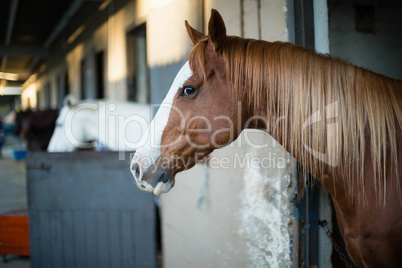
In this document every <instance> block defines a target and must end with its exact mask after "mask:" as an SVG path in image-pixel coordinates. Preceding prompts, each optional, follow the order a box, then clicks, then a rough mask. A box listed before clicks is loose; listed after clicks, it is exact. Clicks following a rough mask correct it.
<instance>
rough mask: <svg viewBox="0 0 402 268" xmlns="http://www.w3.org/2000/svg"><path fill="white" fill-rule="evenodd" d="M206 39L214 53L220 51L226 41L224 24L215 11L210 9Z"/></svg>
mask: <svg viewBox="0 0 402 268" xmlns="http://www.w3.org/2000/svg"><path fill="white" fill-rule="evenodd" d="M208 39H209V41H210V42H211V44H212V46H213V48H214V50H215V51H219V50H221V49H222V47H223V45H224V43H225V40H226V27H225V22H224V21H223V19H222V16H221V14H219V12H218V11H217V10H215V9H212V11H211V18H210V19H209V23H208Z"/></svg>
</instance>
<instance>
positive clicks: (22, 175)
mask: <svg viewBox="0 0 402 268" xmlns="http://www.w3.org/2000/svg"><path fill="white" fill-rule="evenodd" d="M18 145H19V140H18V139H17V138H16V137H14V136H7V138H6V142H5V144H4V145H3V148H2V157H1V158H0V215H5V214H10V212H11V213H12V214H21V213H24V211H26V210H27V193H26V172H25V161H24V160H20V161H16V160H14V159H13V157H12V153H13V150H14V148H15V147H16V146H18ZM3 225H4V224H3ZM3 225H2V226H3ZM3 227H4V226H3ZM0 231H1V232H2V234H0V235H1V237H4V235H5V234H4V232H5V228H1V230H0ZM28 267H30V260H29V257H22V256H16V255H11V256H10V255H8V256H6V259H5V258H4V256H0V268H28Z"/></svg>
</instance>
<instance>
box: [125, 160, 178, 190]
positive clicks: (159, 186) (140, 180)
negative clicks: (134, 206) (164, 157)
mask: <svg viewBox="0 0 402 268" xmlns="http://www.w3.org/2000/svg"><path fill="white" fill-rule="evenodd" d="M130 169H131V173H132V174H133V176H134V179H135V181H136V183H137V186H138V188H139V189H140V190H142V191H145V192H153V193H154V194H155V195H158V196H159V195H161V194H162V193H167V192H168V191H170V189H171V188H172V187H173V186H174V180H170V179H169V177H170V176H169V175H168V172H167V171H166V170H164V169H163V168H161V167H158V166H156V165H155V164H151V165H149V166H146V165H144V164H143V163H142V161H141V158H140V157H134V158H133V160H132V162H131V168H130Z"/></svg>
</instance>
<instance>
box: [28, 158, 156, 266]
mask: <svg viewBox="0 0 402 268" xmlns="http://www.w3.org/2000/svg"><path fill="white" fill-rule="evenodd" d="M129 160H130V157H129V154H128V153H127V155H126V158H125V160H119V154H118V153H116V152H76V153H52V154H49V153H32V154H30V155H29V157H28V158H27V161H26V163H27V185H28V209H29V219H30V239H31V265H32V267H33V268H35V267H57V268H59V267H97V268H98V267H119V268H120V267H156V242H155V241H156V240H155V230H156V229H155V224H156V219H155V213H156V212H155V205H154V203H153V196H152V195H151V194H147V193H143V192H141V191H140V190H138V189H137V187H136V186H135V184H134V183H133V178H132V176H131V174H130V172H129V168H128V166H129V164H128V163H129Z"/></svg>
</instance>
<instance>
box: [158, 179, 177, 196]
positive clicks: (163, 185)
mask: <svg viewBox="0 0 402 268" xmlns="http://www.w3.org/2000/svg"><path fill="white" fill-rule="evenodd" d="M173 186H174V182H172V181H171V180H169V181H167V182H158V184H157V185H156V187H155V189H154V191H153V193H154V195H156V196H160V195H161V194H165V193H167V192H169V191H170V190H171V189H172V188H173Z"/></svg>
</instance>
